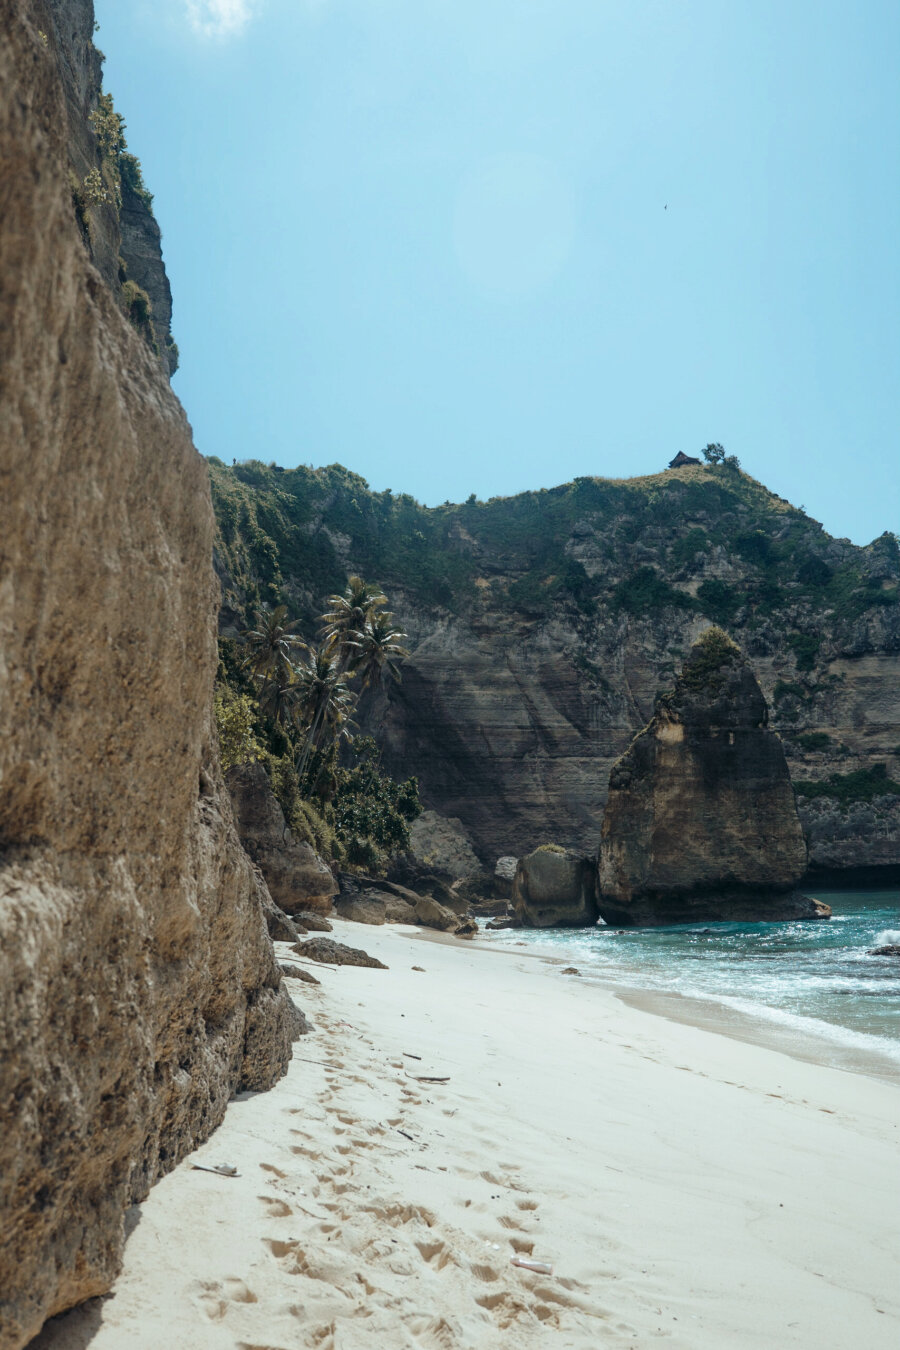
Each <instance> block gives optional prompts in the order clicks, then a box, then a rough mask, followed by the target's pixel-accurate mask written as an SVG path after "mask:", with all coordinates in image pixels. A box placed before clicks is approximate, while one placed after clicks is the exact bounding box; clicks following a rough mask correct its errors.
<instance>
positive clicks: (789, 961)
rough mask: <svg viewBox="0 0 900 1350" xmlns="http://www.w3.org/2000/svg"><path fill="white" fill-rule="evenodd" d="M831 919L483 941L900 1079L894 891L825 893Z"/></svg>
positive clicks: (517, 934)
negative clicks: (875, 950)
mask: <svg viewBox="0 0 900 1350" xmlns="http://www.w3.org/2000/svg"><path fill="white" fill-rule="evenodd" d="M816 898H821V899H823V900H825V901H826V902H827V903H828V904H830V905H831V906H832V909H833V911H834V917H833V918H832V919H830V920H829V921H828V922H817V923H810V922H806V923H803V922H794V923H757V924H751V923H718V924H710V923H701V924H677V925H673V926H672V927H669V928H643V929H639V928H630V929H614V928H605V927H603V926H602V925H601V926H600V927H598V928H596V929H556V930H553V931H543V932H538V931H534V930H514V931H504V932H502V933H500V934H498V935H497V936H496V937H493V936H491V935H485V936H486V937H487V939H488V941H490V942H491V943H492V945H493V944H495V943H496V944H498V945H503V946H506V947H509V946H510V945H515V946H516V947H518V948H519V949H521V948H522V946H523V945H524V946H525V948H526V949H530V950H533V951H534V952H535V954H537V953H538V952H540V953H541V954H544V955H548V956H553V957H555V958H557V959H559V960H565V961H566V962H567V963H571V964H573V965H577V967H578V969H579V971H580V973H581V975H582V976H583V977H586V978H588V979H595V980H599V981H601V982H602V983H603V984H604V985H606V986H610V985H611V986H613V987H614V988H615V989H616V990H617V991H618V992H620V993H621V994H622V995H623V996H624V997H625V998H626V999H627V1000H628V1001H629V1002H632V1003H634V1004H635V1005H636V1006H640V1007H644V1008H646V1009H648V1010H652V1011H655V1012H660V1013H662V1014H664V1015H667V1016H671V1017H674V1018H676V1019H677V1020H680V1021H688V1022H692V1023H697V1024H700V1025H703V1026H706V1027H709V1028H711V1029H715V1030H719V1031H721V1032H723V1033H725V1034H728V1035H733V1036H737V1037H739V1038H740V1039H749V1040H755V1041H758V1042H759V1043H762V1044H767V1045H770V1046H773V1047H775V1048H780V1049H782V1050H785V1051H787V1052H788V1053H791V1054H794V1055H798V1056H799V1057H800V1058H804V1059H806V1058H808V1059H813V1060H815V1061H816V1062H819V1063H824V1064H829V1065H831V1066H833V1067H836V1068H842V1069H850V1070H855V1071H857V1072H864V1073H869V1074H875V1075H877V1076H879V1077H885V1078H890V1079H894V1080H896V1081H900V960H898V959H897V958H890V957H873V956H868V955H867V952H868V951H869V949H870V948H872V947H878V946H883V945H886V944H888V943H900V893H898V892H897V891H840V892H828V893H825V892H823V893H822V895H821V896H817V897H816Z"/></svg>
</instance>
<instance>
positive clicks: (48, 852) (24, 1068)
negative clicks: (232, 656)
mask: <svg viewBox="0 0 900 1350" xmlns="http://www.w3.org/2000/svg"><path fill="white" fill-rule="evenodd" d="M63 12H64V17H65V18H66V21H67V24H68V27H67V29H66V31H65V32H62V31H58V29H57V27H56V26H55V25H54V14H57V15H58V14H60V13H63ZM92 20H93V13H92V8H91V5H90V4H89V3H73V4H72V5H71V6H70V7H65V6H63V5H62V4H58V5H56V6H54V11H53V13H51V11H50V10H48V8H47V7H46V6H45V5H44V4H42V3H40V0H32V2H30V3H28V4H26V3H25V0H0V26H2V31H3V42H2V44H0V184H2V187H0V370H2V376H3V383H2V388H0V446H2V454H0V1230H2V1232H3V1243H2V1247H0V1346H2V1347H3V1350H15V1348H17V1347H20V1346H23V1345H24V1344H26V1343H27V1342H28V1340H29V1339H30V1338H31V1337H32V1336H34V1335H35V1333H36V1332H37V1331H38V1330H39V1328H40V1326H41V1324H42V1322H43V1321H44V1319H45V1318H46V1317H48V1316H50V1315H52V1314H54V1313H57V1312H60V1311H62V1310H63V1309H65V1308H67V1307H70V1306H71V1305H73V1304H76V1303H79V1302H81V1301H82V1300H83V1299H86V1298H89V1297H91V1296H93V1295H97V1294H101V1293H103V1292H105V1291H106V1290H107V1289H108V1288H109V1287H110V1284H111V1282H112V1280H113V1278H114V1276H115V1274H116V1271H117V1268H118V1264H119V1258H120V1252H121V1248H122V1242H123V1216H124V1213H125V1210H126V1209H127V1207H128V1206H129V1205H131V1204H132V1203H134V1202H135V1201H137V1200H140V1199H142V1198H143V1197H144V1196H145V1195H146V1193H147V1191H148V1189H149V1187H150V1186H151V1185H152V1184H153V1182H154V1181H155V1180H156V1179H157V1177H159V1176H160V1175H161V1174H162V1173H165V1172H167V1171H169V1170H170V1169H171V1168H172V1167H173V1166H174V1165H175V1164H176V1163H177V1162H178V1161H179V1159H181V1158H182V1157H183V1156H184V1155H185V1154H186V1153H187V1152H188V1151H189V1150H191V1149H192V1148H193V1147H195V1146H196V1145H197V1144H198V1143H199V1142H200V1141H202V1140H203V1139H205V1138H206V1137H207V1136H208V1135H209V1134H210V1133H211V1132H212V1130H213V1129H214V1128H215V1127H216V1125H217V1124H218V1123H219V1121H220V1120H221V1119H222V1116H223V1114H224V1111H225V1107H226V1104H227V1102H228V1100H229V1097H230V1096H231V1095H232V1094H233V1093H234V1092H235V1091H236V1090H237V1089H240V1088H256V1089H262V1088H267V1087H269V1086H271V1084H272V1083H273V1082H274V1081H275V1080H276V1079H277V1078H278V1076H279V1075H280V1074H281V1073H283V1071H284V1069H285V1067H286V1064H287V1061H288V1059H289V1057H290V1043H289V1042H290V1035H291V1027H292V1022H293V1015H292V1007H291V1004H290V1000H289V998H288V997H287V995H286V992H285V990H284V987H283V985H282V983H281V976H280V972H279V970H278V968H277V966H276V964H275V961H274V956H273V951H272V946H271V942H270V940H269V938H268V936H267V934H266V929H265V923H264V921H263V916H262V912H261V908H260V883H259V881H258V879H257V877H256V875H255V873H254V871H253V869H252V867H251V866H250V864H249V863H248V861H247V859H246V857H245V855H244V854H243V852H242V850H241V848H240V845H239V843H238V839H237V834H236V832H235V829H234V825H233V821H232V817H231V807H230V804H229V801H228V797H227V794H226V793H225V790H224V786H223V783H222V779H221V775H220V773H219V769H218V764H217V758H216V750H215V744H214V732H213V728H212V720H211V711H210V709H211V697H212V682H213V677H214V673H215V667H216V646H215V613H216V609H217V605H218V596H217V594H216V590H215V587H214V582H213V576H212V572H211V568H210V565H209V558H210V551H211V547H212V529H213V521H212V512H211V508H210V501H209V489H208V484H207V475H206V470H205V467H204V464H203V461H202V460H201V458H200V456H199V455H198V454H197V452H196V451H195V450H194V448H193V446H192V445H191V440H190V432H189V428H188V425H187V422H186V420H185V417H184V414H183V412H182V410H181V408H180V406H179V404H178V403H177V401H176V399H175V398H174V396H173V395H172V393H171V391H170V389H169V387H168V382H167V380H166V378H165V375H164V373H163V371H162V370H161V368H160V363H159V362H158V361H157V359H156V358H155V357H154V355H153V353H152V352H151V351H150V349H149V348H148V346H147V344H146V343H145V342H144V341H143V340H142V339H141V338H140V337H139V335H138V334H137V333H136V332H135V330H134V329H133V328H132V327H131V326H130V325H129V323H128V322H127V321H126V319H125V318H124V317H123V315H122V313H121V311H120V309H119V308H118V305H117V303H116V300H115V299H114V297H113V296H112V295H111V294H110V292H109V291H108V289H107V287H106V285H105V283H104V282H103V280H102V279H101V277H100V275H99V274H98V272H97V271H96V270H95V268H94V267H93V266H92V265H91V262H90V260H89V258H88V256H87V254H86V251H85V247H84V244H83V242H82V239H81V236H80V231H79V228H78V225H77V223H76V220H75V217H74V214H73V207H72V200H71V193H70V188H69V182H68V176H67V175H68V166H69V163H70V141H71V139H72V134H73V133H71V132H70V130H68V129H67V106H68V105H67V100H66V95H65V92H64V89H63V84H62V80H61V76H60V68H61V67H62V68H63V70H64V71H65V72H66V78H67V80H69V77H70V76H71V77H72V79H73V80H82V82H83V89H84V93H85V98H86V99H87V100H88V102H89V100H90V97H93V98H96V92H97V90H96V79H94V83H93V85H91V82H90V81H91V78H93V77H92V76H91V70H92V69H93V68H94V66H93V64H92V63H91V62H89V63H88V65H87V66H85V64H84V54H85V53H88V52H92V51H93V48H92V46H91V32H92ZM39 30H41V31H43V32H44V33H45V34H47V35H48V41H47V44H46V45H45V44H44V42H43V40H42V39H41V37H40V35H39ZM72 31H74V35H75V38H76V39H77V43H76V46H74V47H73V46H71V45H66V44H67V43H69V37H70V35H71V32H72ZM95 74H96V71H95ZM81 131H82V132H83V131H84V128H83V126H82V127H81Z"/></svg>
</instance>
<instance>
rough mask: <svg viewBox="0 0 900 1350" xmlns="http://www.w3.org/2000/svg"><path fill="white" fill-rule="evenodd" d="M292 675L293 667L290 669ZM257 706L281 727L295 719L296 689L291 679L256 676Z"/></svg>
mask: <svg viewBox="0 0 900 1350" xmlns="http://www.w3.org/2000/svg"><path fill="white" fill-rule="evenodd" d="M291 674H292V676H293V668H292V670H291ZM257 678H258V680H259V695H258V697H259V706H260V708H262V710H263V712H264V713H267V714H268V715H269V717H271V718H272V720H273V721H274V722H276V723H277V724H278V725H279V726H281V727H287V725H288V723H290V722H293V721H295V720H296V719H295V715H294V714H295V709H296V707H297V702H298V689H297V685H296V683H295V682H294V681H293V679H291V680H289V681H288V682H287V683H283V682H282V681H281V680H271V679H266V678H265V677H264V676H258V677H257Z"/></svg>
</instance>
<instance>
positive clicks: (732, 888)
mask: <svg viewBox="0 0 900 1350" xmlns="http://www.w3.org/2000/svg"><path fill="white" fill-rule="evenodd" d="M805 871H806V844H805V842H804V838H803V830H802V828H801V825H800V821H799V819H798V816H797V808H796V805H795V803H794V794H793V790H792V788H791V781H790V776H789V774H788V769H787V763H786V761H785V757H784V751H783V749H782V746H781V741H780V739H779V738H778V736H777V735H776V734H775V733H774V732H773V731H771V730H770V729H769V727H768V708H767V706H766V700H765V698H764V697H763V693H762V690H761V689H760V687H759V684H758V682H757V679H756V676H755V675H754V674H753V671H752V670H751V668H750V666H749V664H748V662H747V661H746V660H745V658H744V657H743V655H742V654H741V652H740V649H739V648H738V647H737V646H736V645H735V643H733V642H732V641H731V639H730V638H728V637H727V636H726V634H725V633H723V632H722V631H721V630H720V629H716V628H712V629H709V630H708V631H707V632H706V633H705V634H704V635H703V637H702V638H701V639H700V640H699V641H698V642H697V643H696V644H695V645H694V647H693V648H692V650H691V652H690V654H689V656H688V659H687V661H686V662H685V664H684V668H683V670H682V672H681V675H680V676H679V677H678V679H677V681H676V682H675V687H674V689H673V691H672V692H671V693H670V694H667V695H664V696H663V697H661V698H660V699H659V700H658V702H657V707H656V712H655V714H654V716H653V718H652V719H651V721H650V723H649V725H648V726H647V727H645V728H644V730H643V731H642V732H641V733H640V734H639V735H638V736H637V737H636V738H635V740H634V741H633V743H632V745H631V746H630V747H629V749H628V750H627V752H626V753H625V754H624V755H623V756H622V757H621V758H620V759H619V760H618V761H617V763H616V764H615V765H614V767H613V770H612V773H611V774H610V782H609V799H608V801H607V804H606V811H605V813H604V817H603V830H602V838H601V845H600V914H601V916H602V918H603V919H605V920H606V922H607V923H610V924H617V925H619V924H623V925H624V924H628V925H639V926H642V925H647V924H660V923H683V922H689V921H692V920H695V919H713V920H715V919H748V920H765V919H777V918H820V917H827V914H828V913H830V911H829V910H828V907H827V906H823V905H819V904H818V903H817V902H816V901H814V900H808V899H807V898H806V897H804V896H798V895H796V894H795V893H794V887H796V885H797V884H798V883H799V881H800V879H801V877H802V876H803V874H804V872H805Z"/></svg>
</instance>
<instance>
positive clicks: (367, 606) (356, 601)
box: [322, 576, 387, 671]
mask: <svg viewBox="0 0 900 1350" xmlns="http://www.w3.org/2000/svg"><path fill="white" fill-rule="evenodd" d="M386 604H387V596H386V595H385V594H384V592H383V591H382V589H381V587H380V586H373V585H371V584H370V583H369V582H367V581H363V579H362V577H358V576H352V577H348V578H347V585H346V586H345V588H344V593H343V595H330V596H329V597H328V606H329V607H328V609H327V610H326V611H325V613H324V614H323V615H322V637H323V639H324V642H325V646H326V647H327V648H328V650H330V651H333V652H335V653H336V655H337V659H338V662H339V664H340V668H341V670H342V671H344V670H346V669H347V667H348V665H349V664H350V661H351V658H352V655H353V646H354V644H355V643H356V642H357V641H358V639H359V637H360V635H361V634H362V633H363V632H364V630H365V626H366V623H367V622H368V621H370V620H372V619H374V618H375V617H376V616H377V614H378V611H379V610H381V609H384V607H385V605H386Z"/></svg>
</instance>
